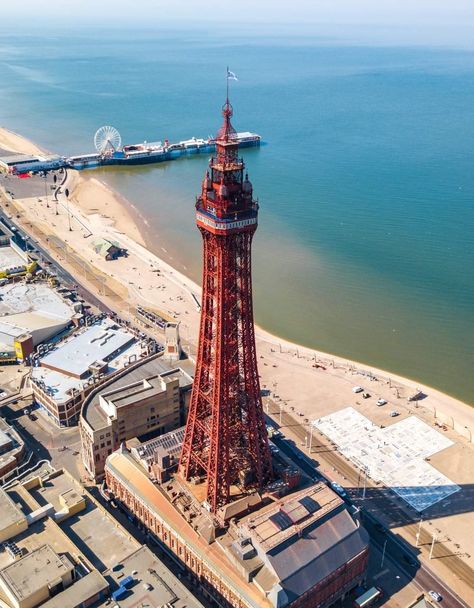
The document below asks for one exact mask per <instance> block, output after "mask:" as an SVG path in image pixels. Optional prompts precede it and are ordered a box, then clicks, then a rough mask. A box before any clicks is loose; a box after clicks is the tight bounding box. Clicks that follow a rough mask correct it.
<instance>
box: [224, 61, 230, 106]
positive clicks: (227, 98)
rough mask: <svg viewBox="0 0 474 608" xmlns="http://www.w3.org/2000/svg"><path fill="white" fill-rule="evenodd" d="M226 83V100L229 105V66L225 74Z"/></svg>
mask: <svg viewBox="0 0 474 608" xmlns="http://www.w3.org/2000/svg"><path fill="white" fill-rule="evenodd" d="M225 81H226V84H227V93H226V100H227V103H229V66H227V71H226V74H225Z"/></svg>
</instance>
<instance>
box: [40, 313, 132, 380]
mask: <svg viewBox="0 0 474 608" xmlns="http://www.w3.org/2000/svg"><path fill="white" fill-rule="evenodd" d="M135 341H136V340H135V336H134V335H133V334H131V333H129V332H128V331H125V330H124V329H122V328H121V327H120V326H118V325H117V324H116V323H114V322H113V321H112V320H111V319H102V320H101V321H100V322H99V323H96V324H94V325H91V326H89V327H86V328H84V329H83V330H81V331H79V332H76V333H75V334H73V335H72V336H71V337H70V338H69V339H67V340H65V341H64V342H62V343H61V344H59V345H58V346H57V347H56V348H55V349H54V350H53V351H51V352H50V353H48V354H47V355H46V356H45V357H43V358H42V359H41V366H43V367H49V368H53V369H55V370H57V371H60V372H61V373H63V374H66V375H69V376H74V377H76V378H81V377H83V376H84V375H86V374H87V373H88V371H89V366H90V365H91V364H92V363H95V362H96V361H110V360H111V359H113V358H114V357H116V355H117V354H118V353H120V352H123V351H124V350H125V349H126V348H127V347H129V346H131V345H132V344H133V343H134V342H135Z"/></svg>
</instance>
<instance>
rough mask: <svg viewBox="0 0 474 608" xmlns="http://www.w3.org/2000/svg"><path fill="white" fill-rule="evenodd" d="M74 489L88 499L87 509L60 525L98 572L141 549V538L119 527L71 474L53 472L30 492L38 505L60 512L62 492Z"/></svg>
mask: <svg viewBox="0 0 474 608" xmlns="http://www.w3.org/2000/svg"><path fill="white" fill-rule="evenodd" d="M71 489H72V490H74V491H76V492H77V493H78V494H79V495H82V496H84V497H85V498H86V508H85V509H83V510H82V511H80V512H79V513H77V514H76V515H73V516H71V517H69V518H67V519H65V520H63V521H62V522H60V523H59V524H58V525H59V527H60V528H61V530H62V531H63V532H64V533H65V534H66V536H67V537H68V538H70V539H71V540H72V541H73V542H74V544H75V545H76V547H77V548H78V549H79V551H80V552H81V553H82V554H83V555H84V556H85V557H86V558H87V559H88V560H89V562H90V563H91V564H92V565H93V566H94V567H95V568H97V570H99V572H104V570H106V569H108V568H111V567H112V566H113V565H114V564H116V563H118V562H120V561H121V560H123V559H125V558H126V557H127V555H130V553H132V552H134V551H136V550H137V549H138V547H139V546H140V545H139V543H138V541H136V540H135V539H134V538H133V537H131V536H130V535H129V534H128V532H126V531H125V530H124V529H122V527H121V526H118V525H117V522H116V520H115V519H114V518H113V517H112V515H109V513H108V512H107V511H106V510H105V509H104V508H102V507H100V506H98V505H97V504H96V503H95V502H94V501H93V500H92V499H91V498H90V496H89V495H88V493H87V491H86V490H85V488H84V487H83V486H82V485H81V484H80V483H79V482H77V481H76V480H75V479H74V478H73V477H72V475H70V474H69V473H67V472H64V471H62V472H61V473H60V474H59V475H58V474H57V473H56V474H53V475H50V476H49V478H48V481H47V483H46V484H44V486H43V487H39V488H32V489H31V490H29V493H30V494H31V496H32V497H33V498H34V499H35V500H36V502H37V503H38V504H40V505H44V504H47V503H50V504H52V505H53V506H54V508H55V510H57V511H58V510H60V509H62V508H63V507H62V504H61V502H60V495H61V494H63V493H64V492H67V491H68V490H71Z"/></svg>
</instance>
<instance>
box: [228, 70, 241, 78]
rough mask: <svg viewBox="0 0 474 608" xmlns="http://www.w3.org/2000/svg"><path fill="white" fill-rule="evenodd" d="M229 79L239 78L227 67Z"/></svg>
mask: <svg viewBox="0 0 474 608" xmlns="http://www.w3.org/2000/svg"><path fill="white" fill-rule="evenodd" d="M227 80H237V81H238V80H239V79H238V78H237V76H236V75H235V74H234V72H231V71H230V70H229V68H227Z"/></svg>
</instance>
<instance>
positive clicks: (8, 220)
mask: <svg viewBox="0 0 474 608" xmlns="http://www.w3.org/2000/svg"><path fill="white" fill-rule="evenodd" d="M7 179H9V180H11V179H12V178H7ZM30 179H31V180H42V181H44V180H43V178H39V177H36V178H30ZM16 181H17V182H19V180H16ZM28 182H30V180H28ZM0 186H1V187H3V188H4V189H5V190H8V188H10V189H12V188H15V191H16V188H17V184H16V183H15V184H14V185H13V184H12V183H9V182H7V183H6V181H5V176H0ZM34 186H35V183H32V184H31V187H32V188H34ZM33 192H34V190H33ZM33 192H31V193H30V194H31V195H33ZM36 194H38V193H36ZM1 195H2V197H3V196H4V195H3V193H1ZM40 195H41V194H40ZM5 200H6V199H5ZM0 221H1V222H2V223H3V224H5V225H6V226H7V227H8V228H9V229H10V230H11V229H12V228H13V232H15V234H17V235H18V237H19V241H20V246H22V248H23V249H25V250H26V248H28V251H29V252H30V254H33V256H37V257H38V260H39V262H40V265H41V266H42V268H45V269H47V268H51V269H52V270H54V274H55V275H56V276H57V277H58V279H59V281H60V282H61V283H63V284H64V285H65V286H70V287H71V288H72V287H73V286H74V290H75V291H76V292H77V293H78V294H79V295H80V297H81V298H83V299H84V300H86V301H87V302H88V303H89V304H92V305H93V306H95V307H96V308H97V309H98V310H100V311H102V312H104V313H106V314H114V311H113V310H112V309H111V308H109V307H108V306H107V305H106V304H104V303H103V302H102V300H100V299H99V298H98V297H97V296H96V295H95V294H93V293H92V292H91V291H89V290H88V289H87V288H86V287H84V285H81V284H80V283H79V281H78V280H77V278H76V277H74V276H73V275H72V274H71V273H70V272H68V271H67V270H65V269H64V268H63V267H62V266H61V265H60V264H58V262H57V261H56V260H55V259H54V258H53V257H52V256H51V255H50V253H49V251H48V250H47V249H45V248H44V247H43V246H42V245H41V244H40V243H39V242H38V241H37V240H35V239H34V238H33V237H32V236H30V235H29V234H27V232H26V231H25V230H24V229H23V228H22V227H20V226H19V225H18V224H17V223H16V221H15V220H14V219H13V218H12V217H11V216H10V214H7V213H6V212H5V211H4V210H3V209H0Z"/></svg>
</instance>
